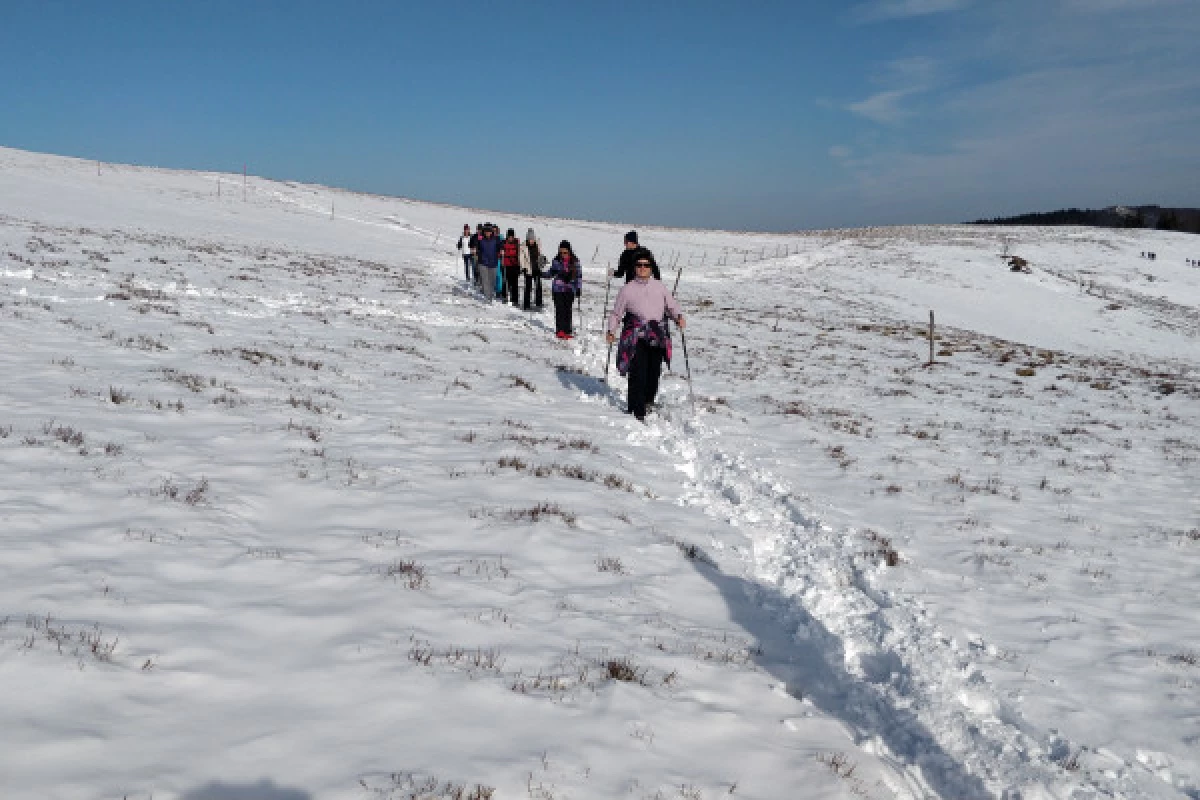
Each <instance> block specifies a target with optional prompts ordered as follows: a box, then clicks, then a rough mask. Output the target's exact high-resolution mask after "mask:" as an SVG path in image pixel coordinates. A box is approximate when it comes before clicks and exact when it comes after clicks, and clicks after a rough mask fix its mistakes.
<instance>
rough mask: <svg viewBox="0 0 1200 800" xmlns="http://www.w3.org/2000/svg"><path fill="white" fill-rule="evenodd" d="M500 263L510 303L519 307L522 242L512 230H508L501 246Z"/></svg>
mask: <svg viewBox="0 0 1200 800" xmlns="http://www.w3.org/2000/svg"><path fill="white" fill-rule="evenodd" d="M500 261H501V265H502V266H503V268H504V288H505V290H507V292H508V301H509V302H510V303H512V304H513V305H514V306H515V305H518V303H519V298H518V295H517V278H518V277H519V276H520V274H521V240H520V239H518V238H517V232H516V231H514V230H513V229H512V228H509V229H508V234H507V235H506V236H505V237H504V244H502V245H500Z"/></svg>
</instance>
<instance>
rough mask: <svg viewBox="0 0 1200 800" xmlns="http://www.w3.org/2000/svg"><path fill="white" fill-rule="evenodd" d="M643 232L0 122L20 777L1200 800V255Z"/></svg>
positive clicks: (7, 553) (6, 724)
mask: <svg viewBox="0 0 1200 800" xmlns="http://www.w3.org/2000/svg"><path fill="white" fill-rule="evenodd" d="M243 192H244V194H243ZM484 219H490V220H492V221H495V222H497V223H499V224H500V225H501V226H502V227H504V228H507V227H513V228H516V229H517V231H518V232H519V233H520V234H523V233H524V231H525V229H526V228H527V227H533V228H535V230H536V231H537V233H538V234H539V235H540V237H541V238H542V241H543V242H544V243H546V244H547V245H551V246H552V245H553V244H556V243H557V242H558V240H559V239H562V238H566V239H569V240H571V242H572V243H573V244H574V246H575V250H576V252H578V253H580V254H581V256H582V257H583V258H584V260H585V281H586V290H585V293H584V298H583V314H582V324H583V327H584V333H583V335H581V336H580V337H579V338H577V339H575V340H573V341H571V342H569V343H564V342H560V341H556V340H555V339H554V337H553V335H552V333H553V327H552V322H551V320H550V314H549V312H546V313H543V314H526V313H523V312H520V311H517V310H513V309H510V308H507V307H504V306H499V305H497V306H489V305H485V304H483V303H481V302H480V301H479V298H477V297H476V296H475V295H474V294H473V293H472V292H471V291H469V290H468V289H467V287H466V286H465V285H464V284H463V282H462V280H461V278H462V267H461V263H460V262H459V261H458V260H457V256H456V254H455V252H454V237H455V236H456V235H457V231H459V230H461V227H462V224H463V223H466V222H469V223H472V224H474V223H475V222H478V221H483V220H484ZM625 229H626V226H616V225H609V224H600V223H590V222H582V221H575V220H558V219H542V218H527V217H520V216H513V215H507V214H501V213H499V212H482V211H473V210H466V209H457V208H449V207H445V206H439V205H434V204H426V203H419V202H414V201H409V200H403V199H396V198H385V197H374V196H366V195H358V194H353V193H349V192H342V191H338V190H331V189H327V188H323V187H315V186H303V185H296V184H289V183H279V182H272V181H267V180H262V179H258V178H250V179H249V180H248V181H247V183H246V185H245V186H244V187H243V185H242V182H241V177H240V176H231V175H216V174H208V173H196V172H178V171H166V170H157V169H149V168H135V167H125V166H115V165H107V164H105V165H100V166H97V165H96V164H95V163H92V162H85V161H79V160H73V159H66V158H59V157H53V156H44V155H35V154H30V153H24V152H20V151H14V150H6V149H0V336H2V337H3V345H4V346H3V348H2V349H0V366H2V368H3V374H4V375H5V376H6V380H5V381H4V385H3V388H2V389H0V464H2V469H3V472H2V476H3V481H2V483H0V536H2V537H3V548H4V558H3V560H2V561H0V686H2V687H3V695H2V702H0V724H2V728H3V731H4V736H3V740H2V745H3V746H2V748H0V796H2V797H4V798H31V799H32V798H37V799H38V800H45V799H46V798H64V799H67V798H69V799H71V800H75V799H76V798H79V799H80V800H83V799H84V798H86V799H88V800H92V799H93V798H103V799H104V800H115V799H116V798H128V799H129V800H135V799H136V800H148V799H149V798H156V800H162V799H163V798H185V799H186V800H215V799H216V798H221V799H222V800H230V798H243V799H245V798H249V799H252V800H327V799H333V798H394V799H396V800H399V799H400V798H443V797H445V798H459V799H460V800H461V799H462V798H475V800H481V799H482V798H488V797H492V798H526V797H528V798H538V799H540V800H550V799H551V798H554V799H556V800H565V798H612V797H617V798H620V797H629V798H637V799H638V800H641V798H656V799H659V800H666V798H692V799H693V800H694V799H696V798H706V799H707V800H714V798H719V797H734V798H739V797H740V798H795V797H816V798H825V797H829V798H839V797H870V798H892V797H897V798H932V797H940V798H947V799H949V798H975V797H1006V798H1018V797H1019V798H1025V799H1026V800H1031V799H1032V798H1100V797H1128V798H1134V797H1151V798H1189V797H1190V798H1200V755H1198V754H1200V689H1198V688H1197V685H1196V684H1197V680H1198V679H1200V613H1198V612H1197V603H1196V599H1195V592H1196V589H1195V587H1196V586H1197V585H1200V500H1198V499H1197V492H1196V487H1197V478H1198V477H1200V466H1198V465H1200V380H1198V378H1200V375H1198V371H1197V370H1198V367H1200V359H1198V357H1197V354H1198V352H1200V349H1198V347H1197V344H1198V338H1200V268H1194V267H1190V266H1188V264H1187V260H1188V259H1197V260H1200V237H1194V236H1188V235H1184V234H1170V233H1160V232H1153V231H1107V230H1105V231H1101V230H1084V229H1032V228H1031V229H1011V228H1005V229H991V228H983V227H972V226H947V227H914V228H888V229H868V230H849V231H824V232H814V233H808V234H796V235H788V236H782V235H778V236H776V235H766V234H741V233H731V232H715V231H688V230H668V229H639V231H640V233H641V234H642V241H643V242H644V243H645V244H647V245H648V246H650V247H651V248H652V249H654V250H655V252H656V253H657V254H658V256H659V259H660V261H662V262H664V263H665V264H673V265H677V266H684V267H686V269H685V271H684V274H683V278H682V281H681V284H680V290H679V295H680V298H681V300H682V302H683V303H684V307H685V309H686V310H687V312H688V314H689V322H690V325H689V327H688V329H687V330H688V334H689V336H688V340H687V345H688V359H689V361H690V365H691V369H692V372H693V376H694V389H695V394H696V405H695V409H694V410H693V408H692V407H691V405H690V402H689V395H688V387H687V384H686V382H685V381H684V380H683V379H682V377H681V373H682V372H683V368H684V361H683V357H682V355H683V354H682V348H680V347H678V344H679V342H677V343H676V344H677V348H676V362H675V364H674V367H675V371H674V373H672V374H670V375H668V376H666V377H665V378H664V390H663V391H664V396H663V398H662V400H663V405H662V408H661V409H660V411H659V413H658V414H657V415H652V416H651V417H650V418H649V419H648V423H649V424H647V425H642V424H639V423H637V422H635V421H634V420H633V419H632V418H630V417H628V416H627V415H625V414H623V413H622V404H623V397H624V385H623V383H624V382H623V381H622V380H619V379H616V378H615V371H614V373H613V375H612V376H610V377H612V378H613V380H611V381H610V382H609V383H605V382H604V381H603V380H602V376H603V374H604V364H605V360H606V355H607V351H606V348H605V346H604V345H603V342H602V339H601V337H600V334H599V325H600V314H601V310H602V306H603V303H604V298H605V267H606V265H607V263H608V262H609V261H610V259H615V257H616V255H617V254H618V252H619V248H620V242H621V234H622V233H623V232H624V230H625ZM1004 237H1007V238H1009V239H1010V240H1011V241H1010V242H1009V247H1010V248H1011V251H1012V252H1014V253H1016V254H1018V255H1021V256H1022V257H1024V258H1026V259H1028V261H1029V263H1030V266H1031V267H1032V273H1030V274H1021V273H1012V272H1010V271H1009V270H1008V268H1007V266H1005V264H1004V263H1003V262H1002V261H1001V259H1000V258H999V254H1000V252H1001V251H1002V249H1003V247H1004V245H1003V243H1002V241H1001V240H1002V238H1004ZM1143 251H1154V252H1156V253H1157V254H1158V257H1157V259H1156V260H1154V261H1150V260H1148V259H1143V258H1141V257H1140V254H1141V253H1142V252H1143ZM665 273H666V275H665V277H668V278H669V279H673V278H674V273H675V270H674V269H667V270H665ZM930 310H934V311H935V312H936V315H937V320H938V329H937V337H938V338H937V342H936V349H937V356H936V363H934V364H933V365H926V364H925V361H926V359H927V356H928V345H927V342H926V340H925V339H924V336H925V334H926V326H927V324H928V313H929V311H930Z"/></svg>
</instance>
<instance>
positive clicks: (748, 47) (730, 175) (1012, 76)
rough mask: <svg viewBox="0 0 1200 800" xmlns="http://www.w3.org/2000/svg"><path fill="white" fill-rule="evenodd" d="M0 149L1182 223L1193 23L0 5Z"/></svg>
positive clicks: (258, 168) (559, 197)
mask: <svg viewBox="0 0 1200 800" xmlns="http://www.w3.org/2000/svg"><path fill="white" fill-rule="evenodd" d="M2 2H3V7H4V8H3V18H4V19H3V25H2V26H0V69H2V70H3V75H4V80H3V81H0V144H2V145H5V146H10V147H18V148H24V149H29V150H37V151H43V152H51V153H60V154H64V155H74V156H81V157H85V158H96V159H100V160H106V161H120V162H130V163H140V164H153V165H160V166H170V167H180V168H194V169H224V170H228V171H231V172H234V171H240V169H241V166H242V164H243V163H246V164H248V165H249V169H250V171H251V172H252V173H254V174H259V175H266V176H270V177H275V178H282V179H291V180H300V181H314V182H320V183H325V184H329V185H335V186H344V187H347V188H352V189H360V190H366V191H373V192H379V193H383V194H396V195H404V196H409V197H415V198H420V199H428V200H437V201H444V202H451V203H457V204H464V205H472V206H479V207H485V208H494V209H501V210H507V211H514V212H531V213H546V214H554V215H561V216H573V217H585V218H592V219H605V220H616V221H625V222H630V223H643V224H649V223H658V224H667V225H687V226H696V227H723V228H740V229H757V230H794V229H803V228H814V227H825V226H855V225H869V224H900V223H914V222H957V221H962V220H966V219H972V218H976V217H979V216H994V215H999V214H1008V213H1017V212H1024V211H1034V210H1050V209H1053V208H1058V207H1063V206H1104V205H1110V204H1114V203H1146V202H1158V203H1161V204H1164V205H1193V206H1194V205H1200V189H1198V187H1200V144H1198V142H1200V0H1036V1H1035V0H1004V1H1003V2H1001V1H1000V0H988V1H987V2H985V1H984V0H866V1H864V2H860V3H857V4H855V3H844V2H808V3H801V2H768V1H767V0H762V1H761V2H760V1H758V0H728V1H727V2H710V1H709V0H691V2H682V1H680V2H673V1H670V0H664V1H663V2H653V1H652V0H650V1H648V2H640V3H639V2H624V0H607V1H606V2H598V1H597V2H592V0H574V1H573V2H553V3H552V2H519V1H517V2H510V3H475V2H459V3H455V2H413V3H402V2H367V1H366V0H362V1H356V0H343V2H339V3H332V2H328V3H317V2H305V1H304V0H291V1H290V2H283V1H280V2H253V1H252V0H242V2H224V1H223V0H209V1H208V2H204V3H199V2H197V3H185V2H120V1H119V0H113V2H106V3H94V2H82V1H81V2H54V1H53V0H36V1H35V0H29V1H28V2H27V1H26V0H2Z"/></svg>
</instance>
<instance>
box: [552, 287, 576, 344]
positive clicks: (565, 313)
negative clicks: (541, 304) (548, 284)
mask: <svg viewBox="0 0 1200 800" xmlns="http://www.w3.org/2000/svg"><path fill="white" fill-rule="evenodd" d="M551 294H552V295H553V296H554V332H555V333H571V307H572V305H573V304H574V303H575V292H574V291H572V290H570V289H568V290H567V291H565V292H551Z"/></svg>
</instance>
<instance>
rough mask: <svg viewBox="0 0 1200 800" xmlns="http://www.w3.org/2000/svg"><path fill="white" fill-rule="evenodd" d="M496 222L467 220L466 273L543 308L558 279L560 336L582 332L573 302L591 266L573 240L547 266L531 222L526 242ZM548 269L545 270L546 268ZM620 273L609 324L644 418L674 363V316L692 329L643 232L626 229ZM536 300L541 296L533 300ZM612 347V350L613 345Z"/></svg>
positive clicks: (492, 295)
mask: <svg viewBox="0 0 1200 800" xmlns="http://www.w3.org/2000/svg"><path fill="white" fill-rule="evenodd" d="M498 233H499V229H498V228H497V227H496V226H495V225H493V224H492V223H490V222H485V223H480V224H478V225H476V226H475V232H474V233H472V231H471V226H470V225H463V232H462V236H460V237H459V239H458V250H459V252H460V253H462V258H463V278H464V280H465V281H466V282H467V283H468V284H471V285H474V286H476V287H477V288H478V289H479V290H480V291H481V292H482V293H483V296H484V298H485V299H486V300H488V301H489V302H494V301H496V300H500V302H511V303H512V305H514V306H518V307H520V308H523V309H524V310H525V311H530V310H534V309H536V310H541V308H542V278H543V276H545V277H549V278H551V279H552V283H551V286H550V295H551V297H552V298H553V301H554V335H555V336H556V337H558V338H559V339H571V338H574V330H573V327H572V324H573V323H572V308H573V306H574V304H575V302H576V300H577V299H578V298H580V297H582V295H583V270H582V265H581V264H580V263H579V258H578V257H577V256H576V255H575V251H574V249H573V248H572V247H571V243H570V242H569V241H567V240H566V239H563V240H562V241H561V242H559V245H558V253H557V254H556V255H555V256H554V259H553V260H552V261H550V266H549V269H548V270H547V269H546V264H547V260H548V259H547V257H546V255H545V253H544V252H543V251H542V245H541V242H540V241H539V240H538V238H537V235H536V234H535V233H534V230H533V228H530V229H529V230H528V231H527V232H526V234H525V239H524V241H522V240H519V239H517V236H516V232H515V231H514V230H513V229H512V228H509V229H508V232H507V233H506V234H505V237H504V239H500V238H498V236H497V234H498ZM543 270H545V271H543ZM521 276H524V279H525V281H524V283H525V296H524V303H523V304H521V305H519V304H518V297H517V294H518V292H517V288H518V287H517V281H518V278H519V277H521ZM612 277H614V278H624V279H625V286H624V287H622V289H621V290H620V291H619V292H618V293H617V298H616V300H615V301H614V302H613V307H612V310H611V311H609V312H608V319H607V320H606V325H605V330H606V339H607V341H608V344H609V346H610V348H611V346H612V344H613V343H614V342H617V341H618V340H619V344H618V346H617V371H618V372H619V373H620V374H621V375H624V376H626V377H627V378H628V379H629V400H628V412H629V413H630V414H633V415H634V416H635V417H637V418H638V419H639V420H643V419H645V417H646V411H647V409H648V408H651V407H653V405H654V402H655V398H656V397H657V395H658V382H659V378H660V376H661V374H662V365H663V364H664V363H666V364H667V365H668V366H670V364H671V329H670V326H669V325H668V324H667V320H668V319H670V320H674V321H675V324H677V325H678V326H679V328H680V330H682V329H683V328H684V327H685V324H686V323H685V322H684V318H683V314H682V312H681V311H680V308H679V302H678V301H677V300H676V299H675V297H674V296H673V295H672V294H671V291H670V290H669V289H667V287H666V284H664V283H663V282H662V275H661V273H660V272H659V269H658V264H657V262H655V260H654V254H653V253H651V252H650V251H649V250H648V249H646V248H645V247H642V246H641V245H640V244H639V243H638V236H637V231H630V232H629V233H627V234H625V246H624V250H623V251H622V252H621V256H620V258H619V259H618V260H617V269H616V271H615V272H613V274H612ZM531 299H532V300H533V301H534V302H532V303H531ZM610 352H611V350H610Z"/></svg>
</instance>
